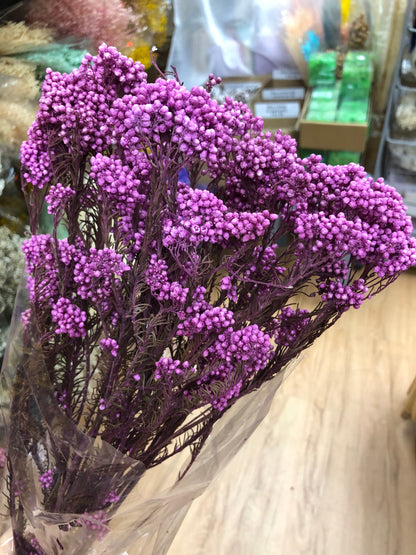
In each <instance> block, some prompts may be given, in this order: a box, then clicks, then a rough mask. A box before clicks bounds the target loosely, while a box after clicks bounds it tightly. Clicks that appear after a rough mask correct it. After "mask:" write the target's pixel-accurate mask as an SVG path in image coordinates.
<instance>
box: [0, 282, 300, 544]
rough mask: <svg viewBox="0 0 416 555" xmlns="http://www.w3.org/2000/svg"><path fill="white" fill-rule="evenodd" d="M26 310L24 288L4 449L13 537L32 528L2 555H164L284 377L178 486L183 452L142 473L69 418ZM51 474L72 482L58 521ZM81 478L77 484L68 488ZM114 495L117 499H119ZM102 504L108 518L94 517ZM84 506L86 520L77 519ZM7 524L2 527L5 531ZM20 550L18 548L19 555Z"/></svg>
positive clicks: (231, 421) (232, 423) (8, 385)
mask: <svg viewBox="0 0 416 555" xmlns="http://www.w3.org/2000/svg"><path fill="white" fill-rule="evenodd" d="M23 281H24V280H23ZM26 306H27V291H26V288H25V283H22V285H21V287H20V289H19V292H18V295H17V300H16V306H15V311H14V316H13V322H12V331H11V339H10V341H9V345H8V349H7V352H6V356H5V360H4V363H3V367H2V372H1V396H2V424H3V426H2V428H3V438H2V445H3V446H5V445H6V444H7V443H8V456H9V459H10V468H9V470H10V469H11V472H10V473H9V476H8V480H10V482H11V484H12V491H14V495H15V496H16V497H18V498H19V500H20V503H21V507H20V510H19V511H16V512H14V511H13V510H12V511H11V519H12V522H13V524H14V529H15V531H16V530H19V526H20V524H19V522H20V521H19V519H22V520H21V526H23V522H24V520H26V519H27V525H26V526H25V528H24V533H23V529H22V535H21V537H20V538H19V539H18V540H17V539H16V536H15V538H13V535H12V532H11V530H10V529H8V530H6V531H4V533H3V536H2V538H0V547H1V548H2V551H1V552H2V553H3V555H9V554H10V555H11V554H13V553H21V552H22V551H21V550H22V549H28V548H29V549H33V552H34V553H47V554H48V555H49V554H51V555H52V554H55V553H65V554H68V555H70V554H73V555H83V554H85V555H93V554H94V555H101V554H102V555H104V554H115V553H123V552H125V553H126V552H127V553H132V554H133V553H134V554H137V555H138V554H139V553H143V554H146V555H148V554H154V555H162V554H164V553H167V551H168V549H169V546H170V544H171V542H172V540H173V538H174V536H175V534H176V531H177V530H178V528H179V526H180V524H181V522H182V520H183V518H184V517H185V515H186V512H187V510H188V508H189V506H190V504H191V503H192V501H193V500H194V499H195V498H196V497H198V496H199V495H201V494H202V493H203V492H204V490H205V489H206V488H207V487H208V486H209V484H210V483H211V482H212V480H213V479H214V478H215V477H216V476H217V475H218V473H219V472H220V471H221V470H222V469H223V468H224V467H225V465H226V464H227V463H228V462H229V461H230V460H231V459H232V457H233V456H234V455H235V454H236V453H237V452H238V450H239V449H240V447H241V446H242V445H243V444H244V443H245V441H246V440H247V438H248V437H249V436H250V435H251V434H252V433H253V432H254V430H255V429H256V428H257V426H258V425H259V424H260V423H261V421H262V420H263V418H264V417H265V416H266V414H267V412H268V411H269V408H270V405H271V402H272V400H273V397H274V394H275V392H276V390H277V389H278V387H279V386H280V384H281V383H282V381H283V378H284V376H286V375H287V372H288V370H286V371H282V372H281V373H279V375H278V376H277V377H275V378H274V379H273V380H271V381H269V382H267V383H266V384H263V386H262V387H261V388H260V389H259V390H257V391H254V392H253V393H251V394H250V395H247V396H246V397H244V398H243V399H241V400H239V402H238V403H236V404H235V405H234V406H233V407H231V409H230V410H229V411H228V412H227V413H226V414H224V416H223V417H222V418H221V419H220V420H219V421H218V422H216V424H215V426H214V428H213V431H212V432H211V434H210V436H209V439H208V441H207V443H206V444H205V446H204V448H203V450H202V451H201V453H200V455H199V456H198V458H197V459H196V461H195V462H194V464H193V465H192V466H191V468H190V470H189V471H188V472H187V473H185V475H184V477H183V478H181V479H177V477H178V474H181V473H182V472H183V471H184V470H185V469H186V468H187V465H188V461H187V460H185V462H184V455H185V452H184V453H182V454H181V456H180V457H178V458H177V460H176V459H175V457H174V458H173V459H172V460H167V461H165V463H163V464H162V465H160V466H157V467H155V468H152V469H150V470H147V471H146V469H145V468H144V465H143V464H142V463H140V462H139V461H137V460H134V459H131V458H130V457H128V456H126V455H123V454H121V453H120V452H119V451H117V450H116V449H114V448H113V447H111V446H110V445H109V444H107V443H106V442H105V441H102V440H101V439H97V438H91V437H88V436H86V435H85V434H84V433H82V432H81V431H80V430H79V429H78V428H77V426H76V425H75V424H74V423H73V422H71V421H70V420H69V419H68V418H67V417H66V416H65V415H64V414H63V412H62V410H61V409H60V407H59V406H58V403H57V401H56V399H55V398H54V395H53V386H52V384H51V383H50V382H49V381H48V378H47V372H46V371H45V368H44V364H45V362H44V360H43V359H42V357H41V356H40V354H39V351H38V350H37V348H36V341H33V342H31V345H30V346H29V345H28V344H27V338H25V337H24V336H25V334H24V332H23V325H22V322H21V316H22V313H23V311H24V309H26ZM293 365H294V363H291V364H290V368H292V367H293ZM19 388H28V389H30V393H29V394H28V395H29V400H28V401H27V403H26V402H25V404H24V405H19V403H18V401H17V402H16V400H18V399H19V398H22V396H20V395H19V392H18V390H19ZM12 397H13V401H12V402H10V399H11V398H12ZM26 400H27V397H26ZM33 442H37V449H36V451H37V452H38V453H39V452H40V453H42V456H41V460H36V459H35V458H34V457H33V452H34V450H32V449H31V444H33ZM40 445H42V449H39V446H40ZM45 465H46V466H47V467H49V468H53V469H54V472H58V473H59V472H60V471H65V472H67V473H68V479H67V490H66V492H65V499H64V500H62V501H61V505H60V511H56V512H53V513H51V512H48V511H45V509H44V494H43V493H42V490H41V481H40V480H39V478H40V476H41V474H42V472H41V470H42V468H46V466H45ZM181 467H182V468H181ZM75 476H76V480H75V479H72V478H75ZM173 478H174V480H173ZM172 482H173V485H172ZM52 491H53V488H52ZM109 492H114V494H113V497H111V495H110V496H109ZM115 492H117V493H115ZM106 498H107V501H106ZM100 500H101V504H102V505H104V506H105V507H104V509H97V502H98V503H100ZM103 500H104V501H103ZM13 504H14V502H13V500H12V501H11V505H12V506H13ZM81 506H82V507H84V508H85V510H84V511H82V512H80V511H76V510H74V509H75V507H78V508H79V507H81ZM88 507H91V509H89V510H87V509H88ZM23 514H24V519H23ZM7 524H8V521H7V520H3V522H2V530H4V529H5V528H7ZM31 534H33V538H32V541H30V536H31ZM35 536H36V540H35V539H34V538H35ZM16 541H18V542H19V541H20V542H21V543H20V545H19V546H17V545H16ZM25 542H26V543H25Z"/></svg>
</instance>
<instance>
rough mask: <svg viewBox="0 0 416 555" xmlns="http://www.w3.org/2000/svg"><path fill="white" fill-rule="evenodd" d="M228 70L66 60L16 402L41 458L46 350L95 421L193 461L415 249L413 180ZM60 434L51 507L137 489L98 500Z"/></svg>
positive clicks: (31, 172)
mask: <svg viewBox="0 0 416 555" xmlns="http://www.w3.org/2000/svg"><path fill="white" fill-rule="evenodd" d="M217 82H218V80H216V79H215V78H214V77H213V76H210V77H209V80H208V82H207V84H206V87H205V88H202V87H194V88H192V89H191V90H187V89H186V88H185V87H183V86H182V85H181V84H180V82H179V79H178V78H177V75H176V78H175V79H165V78H164V77H161V78H159V79H158V80H157V81H156V82H155V83H148V82H147V79H146V74H145V72H144V70H143V66H141V64H138V63H134V62H133V61H132V60H130V59H128V58H126V57H124V56H122V55H121V54H120V53H119V52H117V50H115V49H114V48H111V47H107V46H106V45H103V46H102V47H101V48H100V49H99V53H98V55H97V56H95V57H93V56H90V55H87V56H86V57H85V59H84V61H83V62H82V64H81V67H80V68H79V69H77V70H74V71H73V72H72V73H71V74H69V75H66V74H63V75H61V74H59V73H54V72H52V71H48V72H47V75H46V79H45V81H44V84H43V90H42V97H41V100H40V104H39V112H38V115H37V118H36V121H35V122H34V124H33V125H32V127H31V129H30V130H29V136H28V141H27V142H26V143H24V144H23V146H22V151H21V155H22V165H23V190H24V192H25V195H26V198H27V203H28V208H29V212H30V225H31V232H32V236H31V238H30V239H28V240H27V241H26V243H25V245H24V247H23V251H24V254H25V259H26V266H27V271H28V276H29V277H28V289H29V297H30V307H29V309H28V311H26V313H25V314H24V323H25V337H24V342H25V345H26V347H27V354H26V355H25V356H24V357H23V360H22V363H21V368H20V370H19V372H18V374H19V376H20V379H19V380H17V382H16V387H15V392H14V404H13V407H12V412H13V415H14V417H15V427H16V429H15V432H16V436H19V434H20V435H21V434H24V433H32V432H33V434H34V435H33V437H32V439H31V440H30V445H31V446H32V447H31V453H32V455H31V456H33V453H35V455H36V452H37V451H39V450H40V449H41V447H42V448H46V447H44V445H43V444H44V439H43V435H42V433H41V432H42V430H44V429H45V423H44V422H42V417H41V416H40V417H39V419H40V420H39V430H37V431H36V434H35V432H34V431H33V430H32V428H31V427H29V429H28V430H29V431H26V432H24V429H25V428H24V426H23V424H22V418H25V416H24V415H25V411H26V413H27V410H26V409H25V407H27V406H29V405H30V403H36V402H38V400H37V399H36V395H35V394H34V392H33V391H32V390H31V388H30V386H29V385H28V383H27V382H29V384H30V381H31V380H32V379H33V375H31V371H32V370H30V368H31V366H30V364H29V362H28V360H29V358H30V356H31V354H30V353H31V349H32V350H33V349H35V350H36V352H37V353H38V356H39V357H40V359H41V360H42V361H43V364H44V368H45V376H44V380H46V381H45V390H48V391H49V393H50V399H53V402H52V400H51V401H50V403H52V405H53V406H54V411H55V412H56V414H60V415H61V416H63V417H65V418H67V419H68V420H69V421H71V422H72V423H73V424H74V425H76V427H77V430H80V431H81V432H82V433H83V434H85V435H86V436H88V437H91V438H96V437H99V438H102V439H103V440H104V441H105V442H107V443H108V444H110V445H111V446H112V447H114V448H115V449H117V450H118V451H119V452H121V453H124V454H127V455H129V456H130V457H131V458H132V459H136V460H137V461H140V462H141V463H143V465H144V466H145V467H146V468H150V467H152V466H155V465H157V464H160V463H161V462H163V461H164V460H166V459H167V458H169V457H171V456H173V455H175V454H176V453H178V452H180V451H181V450H183V449H185V448H190V450H191V461H190V464H192V462H193V461H194V460H195V458H196V457H197V455H198V453H199V452H200V450H201V449H202V448H203V445H204V443H205V441H206V440H207V438H208V437H209V433H210V431H211V430H212V427H213V425H214V423H215V422H216V421H217V420H218V419H219V418H220V417H221V416H222V414H224V412H225V411H227V410H228V409H229V408H230V407H231V406H232V405H233V404H234V403H235V402H236V401H238V399H239V398H240V397H242V396H243V395H246V394H248V393H250V392H251V391H253V390H255V389H258V388H259V387H260V386H261V385H262V384H263V383H264V382H265V381H267V380H270V379H273V377H275V376H276V374H277V373H279V372H280V371H281V370H282V369H283V368H284V367H285V366H286V365H287V364H288V363H289V362H290V361H291V360H293V359H294V358H295V357H297V356H298V355H299V353H300V352H302V351H303V350H304V349H305V348H307V347H308V346H310V345H311V344H312V343H313V341H314V340H315V339H316V338H317V337H319V336H320V335H321V334H322V333H323V332H324V331H325V330H326V329H328V328H329V327H330V326H331V325H333V324H334V323H335V322H336V321H337V320H338V318H339V317H340V316H341V315H342V314H343V313H344V312H345V311H346V310H348V309H349V308H350V307H354V308H358V307H359V306H360V305H361V304H362V302H363V301H364V300H365V299H367V298H369V297H370V296H372V295H374V294H376V293H378V292H380V291H382V290H383V289H384V288H385V287H386V286H387V285H388V284H390V283H391V282H392V281H393V280H394V279H396V278H397V276H398V275H399V274H400V272H402V271H403V270H406V269H407V268H408V267H410V266H412V265H413V264H414V263H415V259H416V249H415V240H414V239H413V238H412V225H411V222H410V219H409V218H408V217H407V216H406V211H405V207H404V206H403V203H402V200H401V197H400V196H399V195H398V193H396V191H395V190H394V189H393V188H391V187H389V186H388V185H386V184H385V183H384V182H383V181H382V180H381V179H379V180H373V179H372V178H371V177H368V176H367V175H366V174H365V172H364V170H363V168H361V167H360V166H358V165H356V164H349V165H347V166H336V167H331V166H328V165H326V164H323V163H322V162H321V159H320V157H318V156H315V155H312V156H310V157H309V158H307V159H304V160H302V159H300V158H299V157H298V155H297V146H296V142H295V141H294V140H293V139H292V138H291V137H289V136H287V135H283V134H282V133H281V132H280V131H279V132H277V133H275V134H273V135H272V134H271V133H263V131H262V121H261V120H260V119H259V118H256V117H254V116H253V114H252V113H251V112H250V111H249V109H248V108H247V106H245V105H244V104H242V103H239V102H236V101H233V100H231V99H230V98H227V99H226V100H225V102H224V103H223V104H222V105H219V104H217V103H216V102H215V101H214V100H212V99H211V98H210V95H209V90H210V89H211V88H212V86H214V85H215V84H216V83H217ZM202 182H204V183H206V185H205V186H203V185H201V183H202ZM45 204H46V205H47V209H48V211H49V213H50V214H52V216H53V222H54V224H53V230H52V232H51V233H50V234H45V233H40V231H39V216H40V212H41V210H42V207H43V206H44V205H45ZM62 230H66V231H65V234H66V237H65V238H61V237H62ZM58 231H59V233H58ZM305 299H306V300H307V302H306V303H305V302H304V300H305ZM28 368H29V370H28ZM50 436H51V437H53V430H52V431H51V432H50ZM51 443H52V447H50V446H48V449H49V451H48V454H49V456H48V463H47V464H46V465H45V463H43V462H42V460H41V458H40V457H39V456H38V454H37V456H35V459H36V460H37V465H38V467H39V473H40V476H43V477H44V478H42V480H43V481H42V480H41V483H42V484H47V487H44V488H43V494H44V506H45V510H47V511H51V512H59V511H66V512H77V513H82V512H83V511H86V510H88V511H89V512H91V511H98V512H99V511H101V510H103V509H104V508H106V507H107V506H108V505H107V503H108V502H107V501H104V500H105V499H107V500H108V499H109V497H108V495H109V492H110V491H111V492H116V494H117V496H118V501H117V502H114V504H115V505H116V504H117V503H118V502H120V500H122V495H120V491H118V490H117V483H118V482H117V480H118V479H119V476H118V475H117V473H116V472H115V473H113V477H112V478H111V479H109V478H108V476H107V477H106V475H105V473H103V474H102V475H101V478H102V479H104V478H105V477H106V480H104V482H103V483H105V485H106V487H107V489H108V491H105V492H104V491H103V489H102V488H101V489H100V490H99V491H100V492H102V495H101V494H100V495H98V494H97V496H96V499H94V500H91V499H88V500H86V499H85V497H83V496H82V495H78V488H79V487H80V486H79V484H80V482H82V477H85V476H89V473H90V472H91V469H89V467H88V465H87V463H85V461H83V460H82V458H81V457H80V456H77V457H75V458H71V457H70V455H69V453H68V452H67V451H65V449H63V448H62V446H61V445H59V444H58V443H57V444H56V445H54V443H53V441H51ZM15 482H16V480H15ZM13 484H14V485H13ZM14 486H15V483H14V482H13V480H12V488H13V487H14ZM97 487H98V486H97ZM124 489H125V491H128V487H126V488H124ZM74 492H76V493H77V495H75V493H74ZM112 498H113V497H112ZM114 499H115V497H114ZM11 505H12V510H13V511H15V513H16V514H18V512H19V511H20V510H21V505H19V496H16V498H13V501H12V502H11ZM98 512H97V514H101V513H98ZM16 518H17V517H16ZM88 518H89V517H88ZM88 518H87V517H85V519H84V520H85V521H88V522H89V520H88ZM17 521H18V522H19V526H20V532H19V533H20V534H21V536H22V535H23V530H24V524H23V520H22V518H20V517H19V518H17ZM19 526H18V527H17V528H19Z"/></svg>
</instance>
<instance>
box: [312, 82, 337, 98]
mask: <svg viewBox="0 0 416 555" xmlns="http://www.w3.org/2000/svg"><path fill="white" fill-rule="evenodd" d="M340 86H341V83H340V82H339V81H337V82H336V83H334V84H333V85H330V86H325V85H318V86H317V87H315V88H314V89H313V90H312V94H311V99H312V100H334V99H336V101H337V102H338V98H339V93H340Z"/></svg>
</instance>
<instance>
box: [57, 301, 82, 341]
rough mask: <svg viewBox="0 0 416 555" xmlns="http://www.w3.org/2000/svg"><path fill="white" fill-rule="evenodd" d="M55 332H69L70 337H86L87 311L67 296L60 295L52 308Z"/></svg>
mask: <svg viewBox="0 0 416 555" xmlns="http://www.w3.org/2000/svg"><path fill="white" fill-rule="evenodd" d="M51 316H52V321H53V322H54V323H55V324H56V328H55V333H67V334H68V335H69V337H84V336H85V334H86V330H85V322H86V320H87V315H86V313H85V312H84V311H83V310H81V309H80V308H79V307H78V306H76V305H74V304H72V303H71V301H70V300H69V299H66V298H65V297H59V299H58V300H57V301H56V303H53V305H52V309H51Z"/></svg>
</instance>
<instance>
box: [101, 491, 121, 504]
mask: <svg viewBox="0 0 416 555" xmlns="http://www.w3.org/2000/svg"><path fill="white" fill-rule="evenodd" d="M119 500H120V496H119V495H118V493H117V492H116V491H110V492H109V494H108V495H107V497H106V498H105V499H104V504H106V503H117V502H118V501H119Z"/></svg>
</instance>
